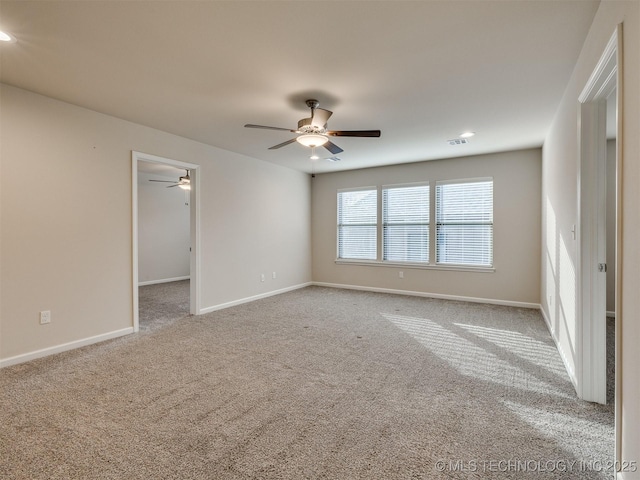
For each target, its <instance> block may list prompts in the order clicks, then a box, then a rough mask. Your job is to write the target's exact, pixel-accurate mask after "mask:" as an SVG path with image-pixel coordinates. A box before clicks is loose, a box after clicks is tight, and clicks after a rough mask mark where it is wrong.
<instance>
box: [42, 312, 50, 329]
mask: <svg viewBox="0 0 640 480" xmlns="http://www.w3.org/2000/svg"><path fill="white" fill-rule="evenodd" d="M46 323H51V310H43V311H42V312H40V325H44V324H46Z"/></svg>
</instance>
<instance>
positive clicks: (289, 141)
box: [269, 138, 296, 150]
mask: <svg viewBox="0 0 640 480" xmlns="http://www.w3.org/2000/svg"><path fill="white" fill-rule="evenodd" d="M295 141H296V139H295V138H292V139H291V140H287V141H286V142H282V143H279V144H278V145H274V146H273V147H269V150H275V149H276V148H280V147H284V146H286V145H289V144H290V143H293V142H295Z"/></svg>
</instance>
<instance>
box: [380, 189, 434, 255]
mask: <svg viewBox="0 0 640 480" xmlns="http://www.w3.org/2000/svg"><path fill="white" fill-rule="evenodd" d="M418 187H427V190H428V191H427V222H426V223H412V224H408V223H398V222H395V223H393V225H426V226H427V239H426V240H427V245H426V250H427V260H426V261H411V260H387V259H386V258H385V257H386V254H387V250H386V248H385V244H386V242H385V240H386V236H385V227H386V226H388V225H392V224H387V222H386V218H385V217H386V203H385V191H387V190H395V189H403V188H418ZM380 190H381V195H380V204H381V205H380V207H381V212H382V213H381V218H380V229H381V244H382V245H381V246H382V248H381V258H380V260H381V261H382V262H385V263H391V264H401V265H405V264H407V265H413V264H415V265H424V266H428V265H431V258H432V254H431V250H432V249H431V243H432V242H431V240H432V238H433V237H432V234H431V233H432V232H431V223H432V221H431V219H432V217H433V214H432V203H433V202H432V188H431V182H430V181H423V182H413V183H400V184H392V185H382V186H381V187H380Z"/></svg>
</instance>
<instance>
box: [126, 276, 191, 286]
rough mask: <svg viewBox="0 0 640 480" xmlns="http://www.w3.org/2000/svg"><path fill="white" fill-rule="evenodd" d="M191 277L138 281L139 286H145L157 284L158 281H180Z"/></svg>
mask: <svg viewBox="0 0 640 480" xmlns="http://www.w3.org/2000/svg"><path fill="white" fill-rule="evenodd" d="M190 278H191V277H190V276H189V275H187V276H186V277H173V278H161V279H160V280H148V281H146V282H138V286H139V287H144V286H145V285H156V284H158V283H169V282H179V281H180V280H189V279H190Z"/></svg>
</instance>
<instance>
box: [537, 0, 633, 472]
mask: <svg viewBox="0 0 640 480" xmlns="http://www.w3.org/2000/svg"><path fill="white" fill-rule="evenodd" d="M621 22H623V23H624V25H623V32H624V37H623V46H622V48H623V54H624V57H623V71H624V73H623V83H624V85H623V92H622V95H623V127H622V136H623V138H622V150H623V159H622V163H623V165H622V186H621V188H622V228H623V234H622V252H619V253H621V255H622V261H623V268H622V284H621V285H619V287H620V290H621V298H622V308H621V311H617V312H616V314H617V315H618V316H619V318H620V320H621V322H622V332H621V333H622V335H621V337H622V364H621V365H618V366H617V368H619V369H621V371H622V410H621V415H622V433H621V435H622V441H621V444H620V445H619V447H620V448H621V452H622V457H623V460H627V461H636V462H637V461H638V460H639V459H640V428H638V426H639V425H640V401H639V400H638V399H639V398H640V375H638V365H640V349H638V342H639V341H640V295H638V292H639V291H640V249H639V248H638V244H639V243H640V216H638V205H640V189H639V188H638V187H637V185H638V184H639V182H640V144H639V139H640V136H639V135H638V133H637V132H639V131H640V122H639V120H640V82H639V81H638V78H640V55H639V54H638V52H640V3H639V2H636V1H603V2H602V3H601V4H600V7H599V10H598V12H597V14H596V16H595V18H594V21H593V24H592V26H591V29H590V31H589V35H588V36H587V39H586V41H585V44H584V47H583V49H582V52H581V54H580V57H579V59H578V63H577V65H576V67H575V70H574V72H573V75H572V77H571V80H570V82H569V84H568V86H567V89H566V91H565V94H564V96H563V98H562V101H561V103H560V106H559V108H558V111H557V113H556V116H555V119H554V121H553V124H552V126H551V128H550V130H549V133H548V136H547V138H546V140H545V144H544V147H543V167H542V170H543V173H542V185H543V189H542V204H543V220H542V228H543V230H542V252H543V254H542V279H541V298H542V308H543V310H544V312H545V315H546V316H547V317H548V318H549V320H550V322H551V327H552V331H553V333H554V335H555V336H556V337H557V338H558V343H559V347H560V349H561V350H562V351H563V353H564V355H565V358H566V360H567V362H568V364H569V366H570V367H571V368H575V363H576V358H575V345H576V340H577V339H576V328H577V325H576V323H577V319H576V303H575V302H576V295H575V291H576V278H575V266H576V264H577V258H576V242H575V241H574V240H573V238H572V235H571V226H572V225H574V224H576V222H577V203H578V196H577V178H578V164H579V152H578V121H577V119H578V96H579V94H580V92H581V91H582V89H583V88H584V86H585V85H586V83H587V81H588V79H589V76H590V75H591V72H592V71H593V70H594V68H595V66H596V64H597V62H598V60H599V59H600V56H601V55H602V53H603V51H604V48H605V46H606V44H607V42H608V41H609V38H610V37H611V35H612V34H613V33H614V31H615V29H616V26H617V25H618V24H619V23H621ZM618 94H620V92H618ZM624 478H625V479H634V478H640V472H627V473H625V476H624Z"/></svg>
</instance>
